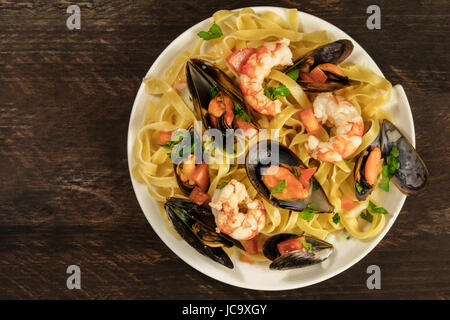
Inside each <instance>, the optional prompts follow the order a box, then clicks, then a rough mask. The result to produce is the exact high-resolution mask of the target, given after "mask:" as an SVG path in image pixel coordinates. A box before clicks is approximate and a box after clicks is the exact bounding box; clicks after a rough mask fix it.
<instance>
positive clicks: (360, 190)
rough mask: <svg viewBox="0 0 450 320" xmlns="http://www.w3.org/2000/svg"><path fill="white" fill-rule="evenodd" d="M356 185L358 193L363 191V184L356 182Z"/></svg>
mask: <svg viewBox="0 0 450 320" xmlns="http://www.w3.org/2000/svg"><path fill="white" fill-rule="evenodd" d="M355 187H356V191H358V193H361V192H362V191H363V187H361V185H360V184H359V183H358V182H355Z"/></svg>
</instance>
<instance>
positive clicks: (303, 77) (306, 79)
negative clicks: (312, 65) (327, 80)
mask: <svg viewBox="0 0 450 320" xmlns="http://www.w3.org/2000/svg"><path fill="white" fill-rule="evenodd" d="M299 78H300V79H301V80H302V81H304V82H314V80H313V79H312V78H311V76H310V75H309V73H306V72H300V74H299Z"/></svg>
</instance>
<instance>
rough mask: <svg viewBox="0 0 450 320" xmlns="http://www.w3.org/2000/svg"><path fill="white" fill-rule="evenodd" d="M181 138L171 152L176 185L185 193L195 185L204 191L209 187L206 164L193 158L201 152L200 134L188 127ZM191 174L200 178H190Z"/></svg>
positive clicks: (188, 192)
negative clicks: (185, 134) (185, 133)
mask: <svg viewBox="0 0 450 320" xmlns="http://www.w3.org/2000/svg"><path fill="white" fill-rule="evenodd" d="M182 138H183V139H182V140H181V141H180V142H179V143H178V144H176V145H175V146H174V147H173V148H174V149H173V151H172V154H175V157H173V156H171V157H172V160H173V166H174V172H175V177H176V179H177V183H178V186H179V187H180V190H181V191H182V192H183V193H184V194H186V195H189V194H190V193H191V192H192V190H193V189H194V188H195V187H196V186H197V187H199V188H200V189H201V190H202V191H203V192H204V191H206V190H207V188H208V187H209V172H208V165H207V164H206V163H205V162H203V161H200V160H199V159H196V158H195V155H201V154H202V153H201V152H202V146H201V142H200V141H201V139H200V136H199V134H198V132H196V131H195V130H194V128H190V129H189V130H188V132H187V136H182ZM199 170H201V171H203V173H202V172H198V171H199ZM196 171H197V174H196ZM198 173H199V174H198ZM191 175H195V176H196V177H200V179H194V180H193V179H190V176H191Z"/></svg>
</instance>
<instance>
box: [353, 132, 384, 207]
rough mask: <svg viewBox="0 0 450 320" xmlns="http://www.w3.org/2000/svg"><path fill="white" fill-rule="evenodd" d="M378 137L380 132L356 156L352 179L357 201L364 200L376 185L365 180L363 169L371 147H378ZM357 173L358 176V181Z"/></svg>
mask: <svg viewBox="0 0 450 320" xmlns="http://www.w3.org/2000/svg"><path fill="white" fill-rule="evenodd" d="M380 137H381V134H378V136H377V137H376V138H375V140H374V141H373V142H372V143H371V144H370V145H369V146H368V147H367V148H366V149H365V150H364V151H363V152H361V155H360V156H359V157H358V160H357V161H356V165H355V169H354V179H355V196H356V199H358V200H359V201H364V200H366V198H367V197H368V196H369V195H370V194H371V193H372V191H373V190H374V188H375V187H376V185H377V184H376V183H375V184H374V185H371V184H370V183H368V182H367V180H366V178H365V175H364V171H365V170H364V169H365V165H366V161H367V159H368V158H369V155H370V153H371V152H372V147H378V148H380ZM358 175H359V177H360V179H359V181H358ZM356 183H358V184H359V185H360V187H361V188H362V190H358V188H357V187H356Z"/></svg>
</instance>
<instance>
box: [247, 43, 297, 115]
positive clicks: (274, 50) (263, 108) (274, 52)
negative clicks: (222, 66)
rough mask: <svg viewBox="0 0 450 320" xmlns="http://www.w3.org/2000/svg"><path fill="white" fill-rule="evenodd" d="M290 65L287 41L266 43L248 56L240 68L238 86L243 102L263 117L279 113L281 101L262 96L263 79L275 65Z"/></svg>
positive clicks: (290, 54)
mask: <svg viewBox="0 0 450 320" xmlns="http://www.w3.org/2000/svg"><path fill="white" fill-rule="evenodd" d="M290 64H292V52H291V50H290V49H289V40H288V39H283V40H280V41H277V42H267V43H265V44H264V45H263V46H261V47H260V48H258V49H257V50H256V52H255V53H254V54H252V55H251V56H250V58H249V59H248V60H247V62H246V63H245V64H244V65H243V66H242V68H241V73H240V85H241V90H242V93H243V94H244V98H245V101H246V102H247V103H248V104H249V105H250V106H251V107H252V108H253V109H255V110H256V111H258V112H259V113H262V114H265V115H274V114H277V113H278V112H280V111H281V101H279V100H275V101H272V100H270V99H269V98H268V97H266V96H265V95H264V89H263V82H264V78H265V77H267V76H268V75H269V74H270V71H271V70H272V68H273V67H275V66H277V65H282V66H287V65H290Z"/></svg>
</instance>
